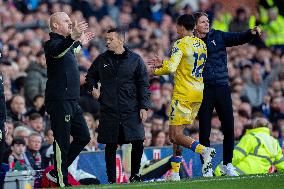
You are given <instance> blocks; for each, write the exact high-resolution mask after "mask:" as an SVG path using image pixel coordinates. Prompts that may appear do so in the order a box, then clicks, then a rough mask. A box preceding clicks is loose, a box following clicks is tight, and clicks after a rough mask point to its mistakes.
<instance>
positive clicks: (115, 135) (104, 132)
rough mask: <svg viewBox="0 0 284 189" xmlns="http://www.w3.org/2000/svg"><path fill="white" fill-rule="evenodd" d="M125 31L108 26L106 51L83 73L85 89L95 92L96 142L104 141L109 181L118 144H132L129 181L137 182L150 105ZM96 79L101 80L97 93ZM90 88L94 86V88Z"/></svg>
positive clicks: (145, 83) (146, 85)
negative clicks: (96, 103)
mask: <svg viewBox="0 0 284 189" xmlns="http://www.w3.org/2000/svg"><path fill="white" fill-rule="evenodd" d="M124 38H125V37H124V31H123V30H122V29H119V28H115V29H110V30H108V32H107V34H106V43H107V48H108V50H107V51H106V52H104V53H102V54H100V55H99V56H98V57H97V58H96V60H95V61H94V63H93V64H92V66H91V67H90V69H89V70H88V74H87V76H86V86H87V88H88V91H89V92H91V91H93V93H94V92H95V94H96V97H97V98H98V101H99V103H100V125H99V127H98V142H100V143H105V144H106V149H105V161H106V168H107V176H108V181H109V183H115V182H116V167H115V162H116V161H115V154H116V149H117V144H124V143H131V144H132V152H131V177H130V181H139V180H140V178H139V175H138V173H139V168H140V161H141V157H142V153H143V140H144V128H143V125H142V121H145V120H146V118H147V109H148V108H149V105H150V103H149V90H148V88H149V82H148V74H147V70H146V66H145V64H144V62H143V60H142V58H141V57H140V56H139V55H137V54H136V53H134V52H133V51H131V50H130V49H128V48H126V47H125V46H123V45H124V41H125V39H124ZM98 82H100V83H101V88H100V95H98V93H97V92H98V89H97V88H98ZM93 87H95V88H94V89H93Z"/></svg>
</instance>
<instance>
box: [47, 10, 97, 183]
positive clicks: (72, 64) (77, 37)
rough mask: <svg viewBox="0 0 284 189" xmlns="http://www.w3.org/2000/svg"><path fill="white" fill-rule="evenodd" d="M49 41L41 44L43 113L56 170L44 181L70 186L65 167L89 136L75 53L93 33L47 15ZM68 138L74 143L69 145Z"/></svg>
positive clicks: (64, 18)
mask: <svg viewBox="0 0 284 189" xmlns="http://www.w3.org/2000/svg"><path fill="white" fill-rule="evenodd" d="M49 26H50V29H51V32H50V33H49V35H50V40H48V41H47V42H45V44H44V52H45V57H46V64H47V78H48V79H47V83H46V90H45V105H46V111H47V113H48V114H49V115H50V122H51V129H52V131H53V135H54V143H53V148H54V152H55V154H54V157H55V158H54V162H55V165H54V167H55V169H54V170H51V171H50V172H48V173H47V178H48V179H49V180H51V181H53V182H55V183H57V184H58V186H60V187H64V186H69V183H68V179H67V174H68V167H69V166H70V165H71V164H72V162H73V161H74V159H75V158H76V157H77V156H78V155H79V153H80V152H81V151H82V150H83V148H84V147H85V146H86V145H87V144H88V143H89V141H90V134H89V130H88V127H87V124H86V121H85V119H84V117H83V114H82V113H83V112H82V110H81V107H80V106H79V103H78V100H79V97H80V76H79V70H78V63H77V60H76V58H75V53H76V52H78V50H79V48H80V46H81V45H85V44H87V43H88V42H89V41H90V40H91V39H92V38H93V37H94V33H92V32H86V33H84V32H85V31H86V30H87V28H88V24H87V23H86V22H85V21H82V22H79V23H78V22H77V21H75V23H74V25H73V24H72V22H71V19H70V18H69V16H68V15H67V14H66V13H64V12H56V13H54V14H52V15H51V16H50V21H49ZM70 135H71V136H72V137H73V141H72V142H71V144H70V142H69V141H70Z"/></svg>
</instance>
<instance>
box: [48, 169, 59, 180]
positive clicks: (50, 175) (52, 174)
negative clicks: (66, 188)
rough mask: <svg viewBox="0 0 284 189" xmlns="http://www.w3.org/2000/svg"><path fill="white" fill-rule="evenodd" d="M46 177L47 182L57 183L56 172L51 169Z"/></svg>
mask: <svg viewBox="0 0 284 189" xmlns="http://www.w3.org/2000/svg"><path fill="white" fill-rule="evenodd" d="M46 177H47V178H48V180H50V181H52V182H54V183H57V177H56V172H55V170H54V169H51V170H50V171H49V172H47V173H46Z"/></svg>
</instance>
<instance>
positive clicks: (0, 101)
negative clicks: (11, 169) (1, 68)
mask: <svg viewBox="0 0 284 189" xmlns="http://www.w3.org/2000/svg"><path fill="white" fill-rule="evenodd" d="M5 118H6V104H5V96H4V86H3V80H2V77H1V78H0V189H2V188H3V184H4V179H5V171H4V170H2V162H3V156H4V153H5V129H4V128H5V125H4V122H5Z"/></svg>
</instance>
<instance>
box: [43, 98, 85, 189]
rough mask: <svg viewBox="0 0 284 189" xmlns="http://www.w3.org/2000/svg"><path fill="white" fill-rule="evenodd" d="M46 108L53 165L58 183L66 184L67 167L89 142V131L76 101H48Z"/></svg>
mask: <svg viewBox="0 0 284 189" xmlns="http://www.w3.org/2000/svg"><path fill="white" fill-rule="evenodd" d="M46 108H47V112H48V113H49V114H50V123H51V129H52V131H53V136H54V143H53V149H54V167H55V171H56V173H57V179H58V184H59V186H60V187H63V186H64V185H66V184H68V179H67V175H68V167H69V166H70V165H71V164H72V162H73V161H74V160H75V158H76V157H77V156H78V155H79V153H80V152H81V151H82V150H83V148H84V147H85V146H86V145H87V144H88V143H89V141H90V133H89V129H88V127H87V124H86V121H85V119H84V117H83V112H82V110H81V108H80V106H79V104H78V102H77V101H75V100H74V101H73V100H62V101H48V102H46ZM70 135H71V136H72V137H73V141H72V142H71V144H70ZM63 183H64V185H63Z"/></svg>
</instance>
